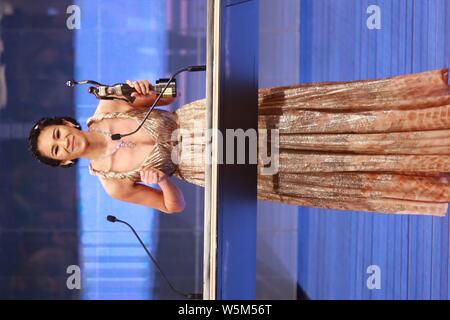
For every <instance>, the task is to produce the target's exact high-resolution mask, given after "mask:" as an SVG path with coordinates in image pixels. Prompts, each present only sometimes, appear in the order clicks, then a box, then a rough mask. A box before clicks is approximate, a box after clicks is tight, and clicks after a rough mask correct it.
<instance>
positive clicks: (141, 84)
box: [127, 80, 155, 97]
mask: <svg viewBox="0 0 450 320" xmlns="http://www.w3.org/2000/svg"><path fill="white" fill-rule="evenodd" d="M127 84H128V85H129V86H130V87H132V88H134V89H135V90H136V92H133V93H132V94H131V96H132V97H141V96H147V95H150V94H151V93H152V91H154V90H155V87H154V86H153V85H152V84H151V83H150V82H149V81H148V80H136V81H130V80H127Z"/></svg>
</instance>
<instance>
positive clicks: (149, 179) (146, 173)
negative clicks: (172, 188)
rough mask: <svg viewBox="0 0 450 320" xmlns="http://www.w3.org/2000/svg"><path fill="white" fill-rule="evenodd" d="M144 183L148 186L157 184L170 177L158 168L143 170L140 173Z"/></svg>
mask: <svg viewBox="0 0 450 320" xmlns="http://www.w3.org/2000/svg"><path fill="white" fill-rule="evenodd" d="M139 172H140V174H141V180H142V182H144V183H146V184H157V183H160V182H161V181H163V180H165V179H167V178H168V176H167V175H166V174H165V173H164V172H162V171H161V170H158V169H156V168H151V167H149V168H143V169H142V170H140V171H139Z"/></svg>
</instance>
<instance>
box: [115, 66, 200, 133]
mask: <svg viewBox="0 0 450 320" xmlns="http://www.w3.org/2000/svg"><path fill="white" fill-rule="evenodd" d="M205 70H206V66H189V67H185V68H183V69H180V70H178V71H177V72H175V73H174V74H173V75H172V76H171V77H170V78H169V80H168V81H167V82H166V85H165V86H164V88H163V89H162V90H161V92H160V93H159V95H158V97H157V98H156V100H155V101H154V102H153V105H152V106H151V107H150V109H149V110H148V112H147V113H146V114H145V117H144V119H143V120H142V121H141V123H140V124H139V126H138V127H137V128H136V130H134V131H132V132H129V133H124V134H120V133H115V134H113V135H111V139H112V140H120V139H121V138H122V137H126V136H131V135H132V134H135V133H136V132H138V131H139V130H140V129H141V128H142V126H143V125H144V123H145V121H146V120H147V118H148V116H149V115H150V112H152V111H153V108H154V107H155V106H156V104H157V103H158V102H159V100H160V99H161V97H162V96H163V94H164V92H165V91H166V90H167V88H168V87H169V85H170V84H171V83H172V80H173V79H174V78H175V77H176V76H177V75H178V74H180V73H182V72H185V71H188V72H197V71H205Z"/></svg>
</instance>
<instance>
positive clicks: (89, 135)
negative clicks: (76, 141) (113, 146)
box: [83, 131, 111, 160]
mask: <svg viewBox="0 0 450 320" xmlns="http://www.w3.org/2000/svg"><path fill="white" fill-rule="evenodd" d="M85 136H86V140H87V146H86V151H85V154H84V155H83V157H84V158H88V159H91V160H93V159H96V158H98V157H100V156H102V155H104V154H105V153H106V150H107V148H108V146H109V143H108V139H109V140H110V139H111V138H110V137H108V136H105V135H102V134H101V133H98V132H94V131H85Z"/></svg>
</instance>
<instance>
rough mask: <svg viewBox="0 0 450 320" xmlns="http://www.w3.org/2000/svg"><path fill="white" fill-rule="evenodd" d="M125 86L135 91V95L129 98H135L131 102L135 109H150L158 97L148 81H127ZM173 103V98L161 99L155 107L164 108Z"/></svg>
mask: <svg viewBox="0 0 450 320" xmlns="http://www.w3.org/2000/svg"><path fill="white" fill-rule="evenodd" d="M127 84H128V85H129V86H130V87H132V88H134V89H135V90H136V92H135V93H133V94H131V96H133V97H136V100H134V102H133V107H135V108H145V107H151V106H152V105H153V103H154V102H155V100H156V98H157V97H158V94H157V93H156V91H155V90H154V87H153V85H152V84H151V83H150V82H149V81H148V80H136V81H130V80H127ZM174 101H175V98H174V97H161V99H159V101H158V103H157V104H156V105H157V106H165V105H168V104H171V103H172V102H174Z"/></svg>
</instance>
